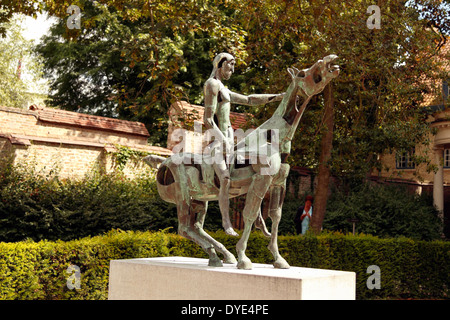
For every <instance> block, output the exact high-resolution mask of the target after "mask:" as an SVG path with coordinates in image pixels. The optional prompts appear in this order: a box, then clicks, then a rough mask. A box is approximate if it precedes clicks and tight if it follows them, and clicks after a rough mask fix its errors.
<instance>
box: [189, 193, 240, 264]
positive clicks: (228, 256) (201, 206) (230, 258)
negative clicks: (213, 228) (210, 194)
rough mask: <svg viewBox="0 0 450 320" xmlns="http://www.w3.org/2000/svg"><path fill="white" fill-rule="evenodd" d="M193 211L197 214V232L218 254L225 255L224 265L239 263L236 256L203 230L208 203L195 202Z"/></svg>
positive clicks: (192, 207)
mask: <svg viewBox="0 0 450 320" xmlns="http://www.w3.org/2000/svg"><path fill="white" fill-rule="evenodd" d="M191 210H193V211H195V212H196V213H197V219H196V222H195V225H194V226H195V229H196V231H197V232H198V234H199V235H200V236H201V237H203V238H204V239H205V240H206V241H208V242H209V243H210V244H212V245H213V246H214V248H215V249H216V250H217V251H218V252H220V253H221V254H223V263H237V260H236V258H235V257H234V255H233V254H232V253H231V252H229V251H228V250H227V248H225V246H224V245H223V244H221V243H220V242H219V241H217V240H216V239H214V238H213V237H211V236H210V235H209V234H208V233H206V232H205V230H203V223H204V222H205V216H206V212H207V210H208V201H204V202H203V201H193V204H192V206H191Z"/></svg>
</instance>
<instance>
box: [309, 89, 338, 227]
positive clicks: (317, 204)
mask: <svg viewBox="0 0 450 320" xmlns="http://www.w3.org/2000/svg"><path fill="white" fill-rule="evenodd" d="M324 100H325V108H324V125H325V128H324V130H325V132H324V133H323V135H322V141H321V142H320V158H319V172H318V175H317V187H316V192H315V195H314V205H313V215H312V218H311V229H312V231H313V232H314V233H320V231H321V230H322V223H323V219H324V217H325V211H326V208H327V201H328V188H329V185H330V169H329V167H328V161H329V160H330V158H331V150H332V148H333V126H334V114H333V105H334V100H333V89H332V86H331V82H330V83H329V84H328V85H327V86H326V87H325V89H324Z"/></svg>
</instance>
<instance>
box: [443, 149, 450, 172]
mask: <svg viewBox="0 0 450 320" xmlns="http://www.w3.org/2000/svg"><path fill="white" fill-rule="evenodd" d="M444 168H450V149H444Z"/></svg>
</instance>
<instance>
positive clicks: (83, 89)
mask: <svg viewBox="0 0 450 320" xmlns="http://www.w3.org/2000/svg"><path fill="white" fill-rule="evenodd" d="M141 4H142V7H141V8H139V7H138V5H139V2H138V3H137V4H135V5H136V6H134V4H133V6H131V5H130V6H131V7H129V6H128V5H127V6H128V9H127V10H125V7H120V6H118V5H114V4H111V5H110V6H107V5H102V4H100V3H98V2H97V3H96V2H94V3H91V2H87V1H86V2H81V3H80V10H81V12H82V13H83V17H82V24H81V29H79V30H77V29H68V28H67V26H66V19H61V20H60V21H59V23H58V24H57V25H55V26H54V27H53V28H52V29H51V34H50V35H49V36H47V37H44V41H43V43H42V44H41V45H40V46H39V47H38V48H37V51H38V52H39V53H40V54H41V55H42V56H43V58H44V61H45V71H46V74H47V76H48V77H49V78H50V79H51V89H52V94H51V98H52V100H51V102H50V103H51V104H53V105H55V106H59V107H61V108H64V109H68V110H77V111H80V112H89V113H97V114H101V115H107V116H116V117H120V118H123V119H128V120H135V121H142V122H144V123H145V124H146V125H147V128H148V129H149V132H150V134H151V142H152V143H153V144H160V145H164V144H165V141H166V140H167V138H166V135H167V121H168V117H167V111H168V108H169V106H170V105H171V104H172V103H173V102H174V101H176V100H180V99H185V100H188V101H191V102H193V103H200V102H201V100H202V96H203V92H202V86H203V82H204V81H205V79H207V77H208V76H209V73H210V72H211V68H212V65H211V61H212V58H213V57H214V55H215V54H217V53H218V52H220V51H224V50H227V48H234V51H235V52H234V53H235V54H238V56H240V55H239V50H241V49H240V48H241V46H242V42H243V35H242V34H241V31H240V29H239V28H231V27H229V26H228V25H229V24H230V25H231V22H227V21H226V19H225V18H226V12H227V10H229V6H227V5H224V6H219V7H216V6H213V2H212V1H211V2H205V4H204V5H203V6H198V5H196V3H195V2H192V1H168V2H164V3H162V2H155V3H152V2H148V1H146V2H142V3H141ZM124 6H125V5H124ZM133 8H134V9H137V8H139V9H140V10H139V11H136V12H135V11H133V10H131V9H133ZM124 11H126V12H128V13H124ZM231 20H232V19H231Z"/></svg>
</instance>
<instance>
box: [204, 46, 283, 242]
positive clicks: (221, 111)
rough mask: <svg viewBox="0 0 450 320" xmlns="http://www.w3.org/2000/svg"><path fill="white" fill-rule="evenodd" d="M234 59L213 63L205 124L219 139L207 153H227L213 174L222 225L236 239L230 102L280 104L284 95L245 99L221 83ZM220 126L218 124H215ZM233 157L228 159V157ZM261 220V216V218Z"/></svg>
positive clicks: (222, 58) (221, 58)
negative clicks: (232, 214) (232, 212)
mask: <svg viewBox="0 0 450 320" xmlns="http://www.w3.org/2000/svg"><path fill="white" fill-rule="evenodd" d="M234 64H235V59H234V57H233V56H232V55H231V54H229V53H219V54H218V55H217V56H216V57H215V58H214V61H213V71H212V73H211V76H210V77H209V79H208V80H207V81H206V82H205V86H204V97H205V113H204V119H203V123H204V124H205V127H206V129H208V130H210V131H212V133H213V135H214V137H216V138H218V139H216V140H215V141H213V142H212V143H211V144H210V147H209V149H210V150H208V151H207V153H209V152H211V153H212V155H213V156H214V155H215V153H220V154H224V157H223V158H222V159H220V161H214V162H213V167H214V172H215V174H216V175H217V177H218V178H219V182H220V188H219V200H218V201H219V207H220V212H221V214H222V225H223V228H224V229H225V233H227V234H229V235H233V236H237V235H238V234H237V233H236V232H235V231H234V230H233V227H232V225H231V222H230V216H229V212H230V210H229V189H230V168H229V164H230V162H232V160H233V159H232V155H233V152H232V150H231V149H232V148H233V146H234V134H233V128H232V127H231V121H230V110H231V103H237V104H241V105H249V106H252V105H253V106H255V105H263V104H266V103H269V102H272V101H280V100H281V99H282V98H283V94H253V95H250V96H244V95H241V94H238V93H235V92H232V91H230V90H228V89H227V88H226V87H225V86H224V85H223V83H222V81H223V80H228V79H229V78H230V77H231V75H232V74H233V72H234ZM215 120H216V121H217V123H216V121H215ZM227 155H229V156H230V157H229V158H228V159H226V156H227ZM260 219H262V217H260Z"/></svg>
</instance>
